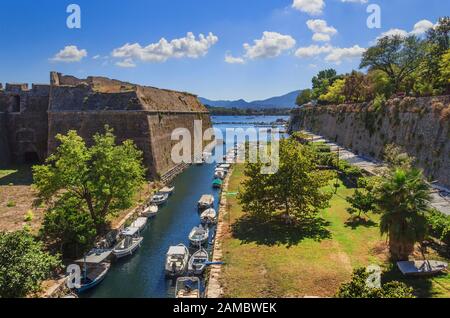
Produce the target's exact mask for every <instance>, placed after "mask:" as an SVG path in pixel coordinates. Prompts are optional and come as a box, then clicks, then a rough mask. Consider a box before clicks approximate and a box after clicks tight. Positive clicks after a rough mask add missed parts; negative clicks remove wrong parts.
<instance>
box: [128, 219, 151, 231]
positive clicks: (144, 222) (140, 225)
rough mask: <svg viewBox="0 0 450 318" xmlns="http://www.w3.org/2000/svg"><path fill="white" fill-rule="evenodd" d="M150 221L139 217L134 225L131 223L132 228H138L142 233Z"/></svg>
mask: <svg viewBox="0 0 450 318" xmlns="http://www.w3.org/2000/svg"><path fill="white" fill-rule="evenodd" d="M147 221H148V219H147V218H146V217H138V218H137V219H136V220H135V221H134V222H133V223H131V227H136V228H138V229H139V232H142V231H143V230H144V228H145V226H146V225H147Z"/></svg>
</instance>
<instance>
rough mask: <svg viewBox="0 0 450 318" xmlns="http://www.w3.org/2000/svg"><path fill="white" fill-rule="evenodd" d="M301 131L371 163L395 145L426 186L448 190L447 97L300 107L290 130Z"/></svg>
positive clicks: (449, 116)
mask: <svg viewBox="0 0 450 318" xmlns="http://www.w3.org/2000/svg"><path fill="white" fill-rule="evenodd" d="M301 129H306V130H309V131H312V132H314V133H317V134H320V135H323V136H324V137H326V138H328V139H330V140H333V141H335V142H337V143H338V144H340V145H342V146H344V147H346V148H349V149H352V150H353V151H354V152H356V153H357V154H361V155H365V156H368V157H373V158H376V159H381V158H382V155H383V150H384V148H385V146H386V145H387V144H390V143H393V144H396V145H399V146H401V147H403V148H404V149H405V150H406V151H407V152H408V153H409V155H411V156H413V157H415V158H416V165H417V166H418V167H420V168H422V169H423V170H424V173H425V175H426V176H427V177H428V178H429V179H430V180H431V181H438V182H439V183H441V184H442V185H445V186H450V96H440V97H423V98H413V97H405V98H402V99H400V98H397V99H391V100H388V101H387V102H386V103H384V104H383V105H381V104H378V105H377V104H374V103H364V104H351V105H348V104H346V105H338V106H336V105H331V106H317V107H304V108H299V109H296V110H294V111H293V113H292V115H291V121H290V127H289V130H290V131H291V132H292V131H298V130H301Z"/></svg>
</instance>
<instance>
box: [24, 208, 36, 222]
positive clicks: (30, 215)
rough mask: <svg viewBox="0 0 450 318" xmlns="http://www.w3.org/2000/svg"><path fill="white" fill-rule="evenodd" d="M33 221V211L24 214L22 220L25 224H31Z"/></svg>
mask: <svg viewBox="0 0 450 318" xmlns="http://www.w3.org/2000/svg"><path fill="white" fill-rule="evenodd" d="M33 219H34V214H33V211H31V210H28V211H27V213H26V214H25V217H24V218H23V220H24V221H25V222H31V221H33Z"/></svg>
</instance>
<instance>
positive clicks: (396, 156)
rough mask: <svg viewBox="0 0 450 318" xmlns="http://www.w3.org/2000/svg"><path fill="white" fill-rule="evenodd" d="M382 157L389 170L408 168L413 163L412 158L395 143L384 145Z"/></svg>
mask: <svg viewBox="0 0 450 318" xmlns="http://www.w3.org/2000/svg"><path fill="white" fill-rule="evenodd" d="M383 159H384V161H385V162H386V163H387V164H388V166H389V168H390V169H391V170H396V169H403V170H410V169H411V168H412V166H413V163H414V158H412V157H410V156H409V155H408V153H407V152H406V151H404V150H403V149H402V148H401V147H399V146H397V145H395V144H388V145H386V147H385V148H384V151H383Z"/></svg>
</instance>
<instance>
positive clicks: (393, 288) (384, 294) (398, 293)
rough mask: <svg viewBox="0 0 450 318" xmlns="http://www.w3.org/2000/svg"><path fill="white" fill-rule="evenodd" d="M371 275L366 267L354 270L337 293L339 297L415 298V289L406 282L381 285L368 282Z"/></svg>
mask: <svg viewBox="0 0 450 318" xmlns="http://www.w3.org/2000/svg"><path fill="white" fill-rule="evenodd" d="M370 275H371V273H370V272H368V271H367V270H366V269H365V268H357V269H355V270H354V271H353V276H352V279H351V281H350V282H348V283H344V284H342V286H341V287H340V288H339V291H338V292H337V294H336V297H337V298H414V295H413V289H412V288H411V287H408V286H407V285H406V284H404V283H401V282H398V281H392V282H389V283H386V284H384V285H382V286H381V287H371V286H369V285H368V284H367V281H368V279H369V276H370Z"/></svg>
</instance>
